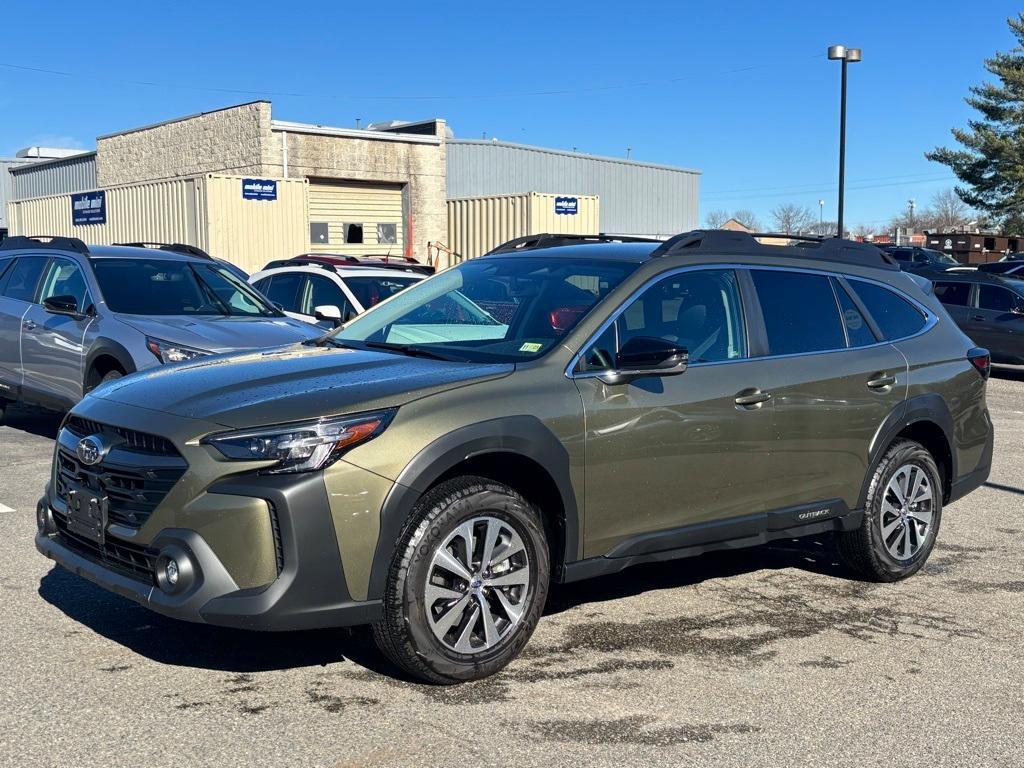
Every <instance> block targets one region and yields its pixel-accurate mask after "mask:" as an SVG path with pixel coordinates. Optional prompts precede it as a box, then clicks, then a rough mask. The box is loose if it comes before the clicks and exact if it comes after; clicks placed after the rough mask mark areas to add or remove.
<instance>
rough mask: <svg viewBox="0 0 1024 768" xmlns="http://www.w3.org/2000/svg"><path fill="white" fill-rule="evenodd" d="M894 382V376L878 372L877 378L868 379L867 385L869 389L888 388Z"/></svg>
mask: <svg viewBox="0 0 1024 768" xmlns="http://www.w3.org/2000/svg"><path fill="white" fill-rule="evenodd" d="M895 383H896V377H895V376H886V375H885V374H879V375H878V377H877V378H874V379H871V380H870V381H868V387H869V388H870V389H888V388H889V387H891V386H892V385H893V384H895Z"/></svg>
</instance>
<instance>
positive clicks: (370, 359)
mask: <svg viewBox="0 0 1024 768" xmlns="http://www.w3.org/2000/svg"><path fill="white" fill-rule="evenodd" d="M513 370H515V366H514V365H512V364H476V363H456V362H447V361H443V360H427V359H423V358H412V357H406V356H404V355H399V354H394V353H391V352H377V351H369V350H366V351H364V350H354V349H339V348H337V347H314V346H308V345H303V344H294V345H292V346H289V347H285V348H282V349H276V350H266V351H262V352H251V353H246V354H235V355H224V356H217V357H209V358H200V359H198V360H193V361H191V362H188V363H180V364H178V365H170V366H159V367H157V368H150V369H148V370H145V371H142V372H140V373H137V374H134V375H132V376H128V377H126V378H124V379H118V380H117V381H113V382H109V383H107V384H104V385H103V386H102V387H100V388H99V389H97V390H96V391H95V392H93V393H92V395H91V397H99V398H103V399H105V400H112V401H115V402H121V403H125V404H127V405H133V406H138V407H141V408H149V409H151V410H157V411H162V412H165V413H171V414H174V415H177V416H185V417H188V418H193V419H202V420H205V421H212V422H216V423H218V424H223V425H224V426H227V427H237V428H245V427H254V426H260V425H263V424H276V423H282V422H289V421H300V420H303V419H311V418H316V417H318V416H332V415H337V414H344V413H354V412H357V411H364V410H372V409H374V408H382V407H387V406H397V405H403V404H404V403H408V402H411V401H412V400H416V399H418V398H420V397H424V396H426V395H429V394H433V393H434V392H438V391H441V390H445V389H451V388H452V387H456V386H462V385H466V384H469V383H473V382H478V381H484V380H488V379H493V378H500V377H502V376H507V375H508V374H510V373H511V372H512V371H513Z"/></svg>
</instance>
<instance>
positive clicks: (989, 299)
mask: <svg viewBox="0 0 1024 768" xmlns="http://www.w3.org/2000/svg"><path fill="white" fill-rule="evenodd" d="M976 303H977V307H975V308H974V309H972V310H971V312H972V329H973V334H968V335H969V336H971V339H972V340H973V341H974V343H975V344H977V345H978V346H980V347H985V348H986V349H988V350H989V352H991V353H992V357H993V358H994V359H996V360H997V361H999V362H1008V363H1010V362H1017V361H1018V360H1020V359H1022V358H1024V314H1022V313H1024V297H1022V296H1020V295H1019V294H1017V293H1016V292H1014V291H1011V290H1010V289H1009V288H1004V287H1003V286H1001V285H987V284H984V283H982V284H979V285H978V294H977V301H976Z"/></svg>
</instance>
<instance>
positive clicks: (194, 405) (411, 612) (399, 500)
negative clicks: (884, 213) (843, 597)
mask: <svg viewBox="0 0 1024 768" xmlns="http://www.w3.org/2000/svg"><path fill="white" fill-rule="evenodd" d="M610 240H611V239H609V238H602V237H598V238H565V237H558V236H540V237H534V238H532V239H528V240H526V241H519V242H516V241H514V242H512V243H509V244H506V245H505V246H502V247H499V248H498V249H496V250H495V251H493V252H492V253H490V254H488V255H487V256H485V257H482V258H480V259H476V260H473V261H469V262H467V263H464V264H462V265H460V266H458V267H456V268H455V269H451V270H448V271H446V272H443V273H440V274H438V275H436V276H434V277H433V278H431V279H429V280H426V281H423V282H422V283H419V284H418V285H416V286H413V287H411V288H409V289H408V290H407V291H404V292H402V293H399V294H397V295H396V296H394V297H393V298H391V299H389V300H388V301H386V302H384V303H382V304H380V305H379V306H378V307H376V308H375V309H373V310H371V311H370V312H368V313H367V314H365V315H363V316H361V317H359V318H356V319H355V320H353V321H352V322H349V323H348V324H347V325H345V326H343V327H342V328H340V329H339V330H337V331H335V332H333V333H331V334H329V335H327V336H325V337H323V338H320V339H317V340H314V341H310V342H305V343H300V344H297V345H293V346H288V347H283V348H277V349H270V350H266V351H262V352H254V353H247V354H237V355H232V356H227V355H225V356H214V357H207V358H202V359H198V360H195V361H191V362H187V363H184V364H180V365H175V366H169V367H166V368H159V369H152V370H149V371H144V372H141V373H138V374H135V375H133V376H129V377H127V378H124V379H122V380H119V381H116V382H111V383H109V384H105V385H104V386H102V387H99V388H97V389H96V390H95V391H94V392H92V393H91V394H90V395H89V396H87V397H86V398H85V399H84V400H83V401H82V402H81V403H79V404H78V405H77V406H76V407H75V408H74V410H72V411H71V413H70V414H69V415H68V416H67V418H66V420H65V421H64V423H63V425H62V428H61V430H60V433H59V436H58V440H57V445H56V451H55V456H54V464H53V474H52V478H51V479H50V481H49V484H48V487H47V489H46V495H45V496H44V498H43V499H42V500H41V501H40V503H39V507H38V528H39V532H38V536H37V538H36V545H37V547H38V549H39V550H40V552H42V553H43V554H45V555H47V556H48V557H50V558H52V559H54V560H56V561H57V562H58V563H61V564H62V565H64V566H65V567H66V568H68V569H70V570H71V571H73V572H75V573H78V574H80V575H81V576H84V577H85V578H87V579H90V580H92V581H94V582H96V583H97V584H99V585H101V586H103V587H104V588H106V589H109V590H111V591H113V592H116V593H118V594H121V595H124V596H125V597H127V598H129V599H131V600H134V601H136V602H138V603H141V604H143V605H145V606H147V607H149V608H152V609H153V610H155V611H158V612H160V613H163V614H166V615H168V616H173V617H177V618H181V619H186V620H189V621H198V622H207V623H210V624H219V625H227V626H233V627H244V628H249V629H258V630H290V629H306V628H313V627H327V626H341V625H356V624H372V625H373V632H374V635H375V637H376V639H377V642H378V644H379V646H380V648H381V649H382V651H383V652H384V653H385V654H386V655H387V656H388V657H390V658H391V659H392V660H393V661H394V662H396V663H397V664H398V665H400V666H401V667H402V668H404V669H405V670H407V671H408V672H409V673H411V674H413V675H415V676H418V677H419V678H422V679H424V680H428V681H433V682H438V683H450V682H455V681H460V680H469V679H474V678H479V677H483V676H485V675H489V674H491V673H493V672H495V671H497V670H499V669H501V668H502V667H503V666H504V665H505V664H507V663H508V662H509V661H510V660H512V659H513V658H515V656H516V655H517V654H518V653H519V652H520V651H521V650H522V648H523V646H524V644H525V643H526V642H527V640H528V639H529V637H530V634H531V633H532V632H533V630H534V627H535V626H536V624H537V622H538V620H539V618H540V616H541V613H542V611H543V609H544V602H545V598H546V596H547V592H548V587H549V584H550V583H551V582H552V581H555V582H571V581H576V580H579V579H585V578H589V577H592V576H600V575H607V574H613V573H616V572H618V571H621V570H622V569H623V568H626V567H627V566H630V565H633V564H635V563H643V562H650V561H657V560H665V559H669V558H681V557H687V556H690V555H696V554H700V553H702V552H707V551H709V550H714V549H722V548H734V547H737V546H747V545H757V544H762V543H764V542H767V541H770V540H772V539H778V538H782V537H787V538H788V537H794V536H803V535H808V534H822V533H825V532H835V535H836V538H837V539H838V546H839V550H840V552H841V553H842V554H843V555H844V556H845V558H846V559H847V560H848V562H849V563H850V565H851V566H852V567H853V568H855V569H856V570H858V571H859V572H860V573H861V574H863V575H864V576H865V577H867V578H869V579H875V580H879V581H895V580H897V579H902V578H905V577H907V576H909V575H911V574H913V573H914V572H915V571H917V570H918V569H920V568H921V566H922V564H923V563H924V562H925V560H926V559H927V558H928V555H929V554H930V552H931V550H932V548H933V546H934V544H935V538H936V536H937V534H938V530H939V523H940V520H941V516H942V510H943V506H944V505H946V504H949V503H950V502H952V501H954V500H956V499H958V498H960V497H962V496H963V495H964V494H966V493H968V492H969V491H971V490H973V489H974V488H976V487H977V486H979V485H980V484H981V483H983V482H984V480H985V479H986V477H987V476H988V473H989V466H990V464H991V461H992V424H991V421H990V419H989V415H988V411H987V409H986V404H985V386H986V378H987V374H988V363H989V358H988V355H987V352H986V351H985V350H981V349H975V348H972V347H973V345H972V344H971V342H970V341H969V340H968V338H967V337H966V336H964V334H963V333H961V331H960V330H959V329H958V328H957V326H956V325H955V324H954V323H953V322H951V321H950V319H949V317H948V316H947V314H946V312H945V311H944V310H943V309H942V305H941V304H940V303H939V302H938V301H937V300H936V298H935V297H934V296H933V295H932V293H931V291H930V288H928V287H926V284H925V283H924V281H921V280H919V279H918V278H914V277H912V276H910V275H908V274H906V273H903V272H900V271H899V269H898V268H897V266H896V265H895V263H894V262H893V261H892V260H891V259H890V257H888V256H885V255H883V254H881V253H880V252H879V251H878V250H877V249H875V248H873V247H871V246H866V245H860V244H856V243H852V242H848V241H843V240H819V241H809V242H802V243H800V244H799V245H796V246H793V245H790V246H785V247H773V246H770V245H762V244H760V243H758V242H757V241H755V240H754V239H753V238H752V237H750V236H749V235H746V234H741V233H730V232H719V231H713V232H692V233H686V234H682V235H679V236H677V237H674V238H672V239H670V240H668V241H666V242H664V243H657V242H628V241H626V239H624V238H619V239H617V240H614V241H610Z"/></svg>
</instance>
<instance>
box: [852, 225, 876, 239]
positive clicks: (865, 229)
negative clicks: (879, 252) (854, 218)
mask: <svg viewBox="0 0 1024 768" xmlns="http://www.w3.org/2000/svg"><path fill="white" fill-rule="evenodd" d="M853 234H854V236H856V237H869V236H871V235H874V234H875V228H874V227H871V226H868V225H867V224H858V225H857V226H855V227H854V228H853Z"/></svg>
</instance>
